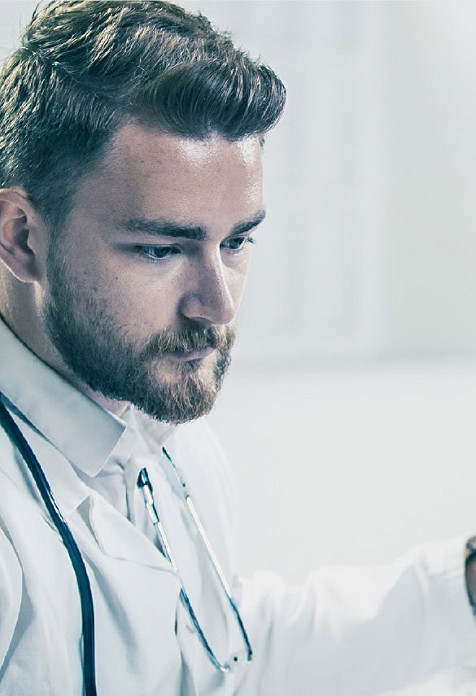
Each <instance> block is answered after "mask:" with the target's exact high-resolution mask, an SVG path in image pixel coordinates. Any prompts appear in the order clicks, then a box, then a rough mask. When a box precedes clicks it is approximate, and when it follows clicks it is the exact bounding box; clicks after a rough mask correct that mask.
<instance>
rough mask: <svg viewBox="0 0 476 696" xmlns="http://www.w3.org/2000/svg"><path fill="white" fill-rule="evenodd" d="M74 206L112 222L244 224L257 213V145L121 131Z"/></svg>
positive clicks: (259, 199) (260, 203)
mask: <svg viewBox="0 0 476 696" xmlns="http://www.w3.org/2000/svg"><path fill="white" fill-rule="evenodd" d="M75 203H76V205H77V206H81V207H83V206H86V207H87V208H88V209H89V210H90V211H93V212H94V213H95V214H96V215H98V216H100V215H101V214H104V215H106V214H107V215H108V216H111V214H112V215H114V216H117V217H118V218H121V217H125V216H128V217H131V216H133V215H141V216H143V217H150V218H157V217H164V216H166V217H168V218H170V219H173V220H175V221H177V222H195V221H197V218H201V219H202V220H203V221H205V220H206V219H208V220H211V219H212V218H213V216H217V215H218V216H223V215H224V214H228V215H229V216H230V217H231V218H233V216H236V217H237V218H241V217H243V218H246V217H249V216H250V215H253V214H254V213H255V212H256V210H260V209H262V208H263V199H262V166H261V146H260V142H259V138H258V137H257V136H256V137H255V136H251V137H248V138H244V139H242V140H239V141H228V140H226V139H224V138H222V137H221V136H219V135H212V136H210V137H209V138H207V139H204V140H196V139H192V138H185V137H181V136H175V135H169V134H164V133H162V132H160V131H157V130H155V129H152V128H146V127H143V126H139V125H136V124H128V125H125V126H123V127H122V128H120V129H119V130H118V132H117V133H116V135H115V137H114V139H113V141H112V143H111V146H110V147H109V149H108V151H107V153H106V155H105V157H104V159H103V160H102V161H101V163H100V164H99V166H98V167H97V169H96V170H95V171H94V172H93V173H92V174H91V175H87V176H86V177H85V178H84V179H83V181H82V183H81V184H80V186H79V188H78V193H77V196H76V200H75Z"/></svg>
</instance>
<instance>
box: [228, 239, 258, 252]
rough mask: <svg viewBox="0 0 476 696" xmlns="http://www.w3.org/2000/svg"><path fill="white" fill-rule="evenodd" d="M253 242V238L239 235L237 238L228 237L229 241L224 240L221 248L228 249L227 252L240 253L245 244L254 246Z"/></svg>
mask: <svg viewBox="0 0 476 696" xmlns="http://www.w3.org/2000/svg"><path fill="white" fill-rule="evenodd" d="M254 242H255V240H254V239H253V237H243V236H242V235H241V236H238V237H230V238H229V239H225V241H224V242H223V244H222V246H223V247H224V248H225V249H229V251H241V250H242V249H244V247H245V246H246V245H247V244H254Z"/></svg>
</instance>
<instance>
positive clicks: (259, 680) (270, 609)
mask: <svg viewBox="0 0 476 696" xmlns="http://www.w3.org/2000/svg"><path fill="white" fill-rule="evenodd" d="M463 549H464V540H463V539H461V540H456V541H453V542H447V543H445V544H438V545H436V544H435V545H432V546H425V547H423V546H422V547H419V548H417V549H415V550H414V551H412V552H411V553H409V554H406V555H405V556H404V557H402V558H400V559H399V560H397V561H396V562H395V563H394V564H393V565H391V566H388V567H381V568H380V567H375V568H345V567H340V568H329V569H327V570H322V571H317V572H315V573H313V574H311V575H310V576H309V578H308V580H307V582H306V583H305V584H304V585H303V586H302V587H300V588H296V587H288V586H286V585H285V583H284V582H283V581H282V580H280V579H279V578H278V577H276V576H275V575H272V574H269V573H259V574H256V575H255V576H253V577H252V578H251V579H249V580H246V581H243V582H242V583H241V584H240V586H239V588H238V590H239V593H240V596H241V597H240V610H241V611H242V615H243V618H244V621H245V625H246V626H247V628H248V631H249V634H250V638H251V641H252V645H253V649H254V660H253V662H252V664H251V665H250V669H249V670H248V671H247V672H245V675H244V678H243V680H242V682H241V683H240V684H239V686H238V689H237V691H236V694H239V696H290V694H299V696H372V695H373V696H376V695H378V694H381V693H382V692H384V691H387V690H390V689H397V688H400V687H403V686H406V685H408V684H411V683H414V682H415V681H417V680H419V679H421V678H423V677H425V676H429V675H430V674H431V673H433V672H436V671H438V670H439V669H445V668H450V667H453V666H455V665H457V664H465V663H468V662H469V661H473V662H474V660H475V658H476V625H475V621H474V618H473V616H472V614H471V610H470V607H469V603H468V598H467V595H466V586H465V580H464V574H463V569H464V561H463V558H464V551H463Z"/></svg>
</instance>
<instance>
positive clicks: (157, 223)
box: [122, 210, 266, 242]
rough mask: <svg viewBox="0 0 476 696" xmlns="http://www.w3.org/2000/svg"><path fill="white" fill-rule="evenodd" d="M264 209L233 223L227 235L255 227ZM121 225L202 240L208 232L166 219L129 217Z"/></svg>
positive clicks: (240, 232)
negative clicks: (244, 219)
mask: <svg viewBox="0 0 476 696" xmlns="http://www.w3.org/2000/svg"><path fill="white" fill-rule="evenodd" d="M265 215H266V213H265V211H264V210H261V211H260V212H259V213H258V214H257V215H256V217H254V218H252V219H251V220H247V221H246V222H242V223H239V224H238V225H235V227H233V229H232V230H231V232H230V234H229V235H227V236H230V237H231V236H234V235H237V234H245V232H249V231H250V230H252V229H253V228H255V227H257V226H258V225H259V224H260V223H261V222H263V220H264V218H265ZM122 227H123V228H124V229H125V230H126V232H133V233H134V232H137V233H139V234H151V235H154V236H157V237H172V238H174V239H175V238H178V237H185V238H186V239H194V240H196V241H199V242H203V241H205V240H206V239H207V237H208V232H207V230H206V229H205V228H204V227H200V226H199V225H197V226H194V225H179V224H176V223H173V222H170V221H168V220H147V219H142V218H131V219H130V220H125V221H124V223H123V225H122Z"/></svg>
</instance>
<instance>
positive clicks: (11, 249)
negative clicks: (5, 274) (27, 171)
mask: <svg viewBox="0 0 476 696" xmlns="http://www.w3.org/2000/svg"><path fill="white" fill-rule="evenodd" d="M38 223H39V220H38V216H37V214H36V213H35V210H34V208H33V205H32V203H31V201H30V199H29V198H28V196H27V194H26V193H25V192H24V191H23V190H22V189H20V188H9V189H0V259H1V260H2V261H3V263H4V264H5V265H6V266H7V268H8V269H9V270H10V272H11V273H13V275H14V276H15V277H16V278H18V280H20V281H22V282H24V283H32V282H34V281H36V280H38V279H39V276H40V269H41V267H42V264H41V263H40V259H39V258H38V255H39V254H38V252H39V248H38V247H39V245H38V244H37V243H36V238H37V236H38V231H39V230H38Z"/></svg>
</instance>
